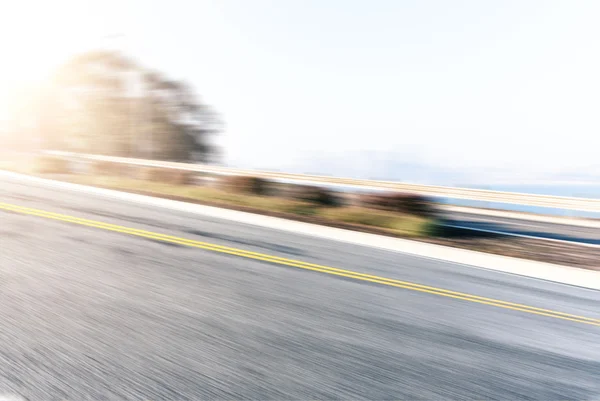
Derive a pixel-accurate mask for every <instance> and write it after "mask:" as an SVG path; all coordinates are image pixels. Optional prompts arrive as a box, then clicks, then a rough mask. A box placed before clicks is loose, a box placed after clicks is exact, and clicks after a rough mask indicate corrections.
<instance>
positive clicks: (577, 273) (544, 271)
mask: <svg viewBox="0 0 600 401" xmlns="http://www.w3.org/2000/svg"><path fill="white" fill-rule="evenodd" d="M0 177H5V178H12V179H16V180H20V181H29V182H32V183H36V184H40V185H44V186H47V187H53V188H58V189H64V190H69V191H76V192H84V193H88V194H94V195H98V196H102V197H107V198H112V199H118V200H122V201H127V202H133V203H138V204H144V205H148V206H153V207H159V208H165V209H171V210H177V211H181V212H186V213H192V214H197V215H203V216H209V217H213V218H218V219H224V220H232V221H236V222H238V223H243V224H250V225H254V226H260V227H265V228H270V229H275V230H283V231H288V232H294V233H297V234H303V235H308V236H313V237H319V238H326V239H329V240H334V241H341V242H346V243H351V244H356V245H361V246H367V247H372V248H379V249H384V250H387V251H393V252H400V253H404V254H409V255H414V256H419V257H424V258H429V259H436V260H441V261H446V262H452V263H456V264H460V265H466V266H472V267H477V268H483V269H489V270H495V271H498V272H503V273H509V274H514V275H519V276H526V277H531V278H536V279H541V280H547V281H553V282H557V283H562V284H568V285H574V286H578V287H583V288H588V289H593V290H600V271H593V270H586V269H578V268H574V267H570V266H562V265H556V264H551V263H543V262H536V261H532V260H525V259H518V258H512V257H508V256H500V255H493V254H487V253H483V252H477V251H470V250H466V249H459V248H452V247H448V246H442V245H435V244H428V243H424V242H418V241H411V240H405V239H399V238H392V237H386V236H381V235H376V234H368V233H361V232H357V231H350V230H344V229H340V228H333V227H326V226H320V225H316V224H310V223H303V222H299V221H293V220H286V219H281V218H277V217H270V216H263V215H258V214H252V213H246V212H239V211H235V210H229V209H221V208H217V207H212V206H204V205H198V204H193V203H187V202H180V201H174V200H169V199H163V198H155V197H151V196H144V195H137V194H131V193H127V192H120V191H115V190H111V189H103V188H96V187H90V186H86V185H80V184H72V183H67V182H63V181H56V180H49V179H46V178H39V177H32V176H29V175H25V174H18V173H13V172H8V171H0ZM599 263H600V262H599Z"/></svg>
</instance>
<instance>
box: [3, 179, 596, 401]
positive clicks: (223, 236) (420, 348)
mask: <svg viewBox="0 0 600 401" xmlns="http://www.w3.org/2000/svg"><path fill="white" fill-rule="evenodd" d="M50 213H54V214H50ZM82 219H85V220H82ZM248 251H251V252H253V253H248ZM277 258H280V259H277ZM293 261H301V262H306V263H310V264H306V263H304V264H302V263H301V262H293ZM315 266H316V267H315ZM319 266H320V267H319ZM332 268H339V269H343V270H332ZM360 274H363V275H360ZM367 274H368V276H366V275H367ZM370 277H378V278H377V279H372V278H370ZM394 280H395V281H394ZM398 280H402V281H401V282H402V283H405V284H399V283H400V281H398ZM418 284H420V285H426V286H427V287H422V286H421V287H419V286H418ZM448 291H454V292H452V293H451V292H448ZM458 293H460V294H458ZM461 294H462V295H461ZM474 296H480V297H485V299H491V300H490V301H486V300H483V299H482V298H475V297H474ZM500 301H505V302H510V304H508V303H501V302H500ZM519 305H520V306H519ZM532 307H537V308H543V309H544V310H547V312H544V311H542V310H541V309H532ZM558 312H561V313H563V314H559V313H558ZM594 319H595V320H594ZM599 319H600V293H599V292H597V291H592V290H586V289H582V288H577V287H570V286H566V285H561V284H555V283H549V282H543V281H539V280H534V279H528V278H523V277H517V276H513V275H507V274H501V273H497V272H493V271H488V270H483V269H475V268H470V267H467V266H462V265H457V264H451V263H446V262H443V261H435V260H433V259H428V258H421V257H414V256H408V255H404V254H400V253H393V252H387V251H383V250H378V249H372V248H367V247H359V246H355V245H352V246H350V245H348V244H344V243H341V242H336V241H326V240H323V239H315V238H312V237H308V236H301V235H296V234H292V233H289V232H283V231H277V230H270V229H265V228H260V227H255V226H249V225H242V224H239V223H236V222H233V221H226V220H216V219H212V218H207V217H203V216H195V215H189V214H185V213H182V212H174V211H170V210H164V209H158V208H152V207H147V206H139V205H135V204H132V203H126V202H122V201H120V202H117V201H114V200H109V199H105V198H100V197H95V196H91V195H85V194H76V193H71V192H57V191H56V190H52V189H48V188H44V187H42V186H33V184H27V185H23V184H21V183H19V182H18V181H12V180H11V181H7V180H6V179H2V181H0V322H1V330H0V397H1V396H2V395H4V394H7V395H19V396H22V397H26V398H27V399H28V400H92V399H93V400H167V399H168V400H200V399H228V400H230V399H244V400H247V399H260V400H266V399H273V400H282V399H286V400H288V399H298V400H306V399H353V400H356V399H374V400H382V399H410V400H416V399H423V400H442V399H456V400H468V399H479V400H481V399H486V400H489V399H503V400H516V399H535V400H545V401H546V400H564V399H572V400H575V399H576V400H597V399H600V320H599Z"/></svg>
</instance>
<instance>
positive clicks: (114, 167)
mask: <svg viewBox="0 0 600 401" xmlns="http://www.w3.org/2000/svg"><path fill="white" fill-rule="evenodd" d="M0 168H4V169H6V170H13V171H17V172H22V173H27V174H34V175H38V176H45V177H51V178H56V179H61V180H65V181H69V182H73V183H77V184H84V185H92V186H97V187H103V188H111V189H118V190H123V191H129V192H135V193H141V194H148V195H154V196H160V197H166V198H170V199H177V200H183V201H189V202H195V203H201V204H206V205H213V206H221V207H227V208H232V209H237V210H244V211H249V212H254V213H260V214H267V215H271V216H278V217H286V218H291V219H295V220H302V221H308V222H313V223H317V224H324V225H330V226H331V225H333V226H338V227H346V228H354V229H361V228H363V231H373V230H368V229H366V228H371V229H376V231H379V232H385V233H387V234H390V235H396V236H402V237H412V238H415V237H426V236H428V235H429V233H430V232H431V231H432V227H433V226H434V225H435V208H434V206H433V204H432V203H431V202H429V201H428V199H426V198H424V197H422V196H418V195H412V194H394V193H388V194H365V195H357V196H355V197H353V198H349V197H348V196H347V195H345V194H342V193H337V192H335V191H331V190H328V189H325V188H321V187H316V186H306V185H291V184H278V183H274V182H270V181H267V180H263V179H261V178H257V177H248V176H229V177H218V178H213V177H207V176H202V175H198V174H195V173H192V172H189V171H183V170H176V169H163V168H148V167H138V166H125V165H121V164H116V163H109V162H94V163H92V164H91V165H88V166H87V170H86V171H80V172H78V173H74V172H73V168H72V166H71V165H70V163H69V162H68V161H67V160H65V159H62V158H60V157H54V156H40V157H38V158H36V159H34V161H33V162H30V163H28V164H27V165H25V164H23V163H18V162H12V163H11V164H6V163H5V164H4V165H0Z"/></svg>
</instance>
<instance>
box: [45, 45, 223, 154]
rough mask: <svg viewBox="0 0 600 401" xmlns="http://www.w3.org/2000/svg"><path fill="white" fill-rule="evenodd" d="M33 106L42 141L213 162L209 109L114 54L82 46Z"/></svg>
mask: <svg viewBox="0 0 600 401" xmlns="http://www.w3.org/2000/svg"><path fill="white" fill-rule="evenodd" d="M43 92H44V93H43V96H42V100H41V102H40V104H42V105H43V106H42V107H40V108H39V110H38V116H39V129H40V131H41V132H42V134H43V140H44V147H46V148H52V149H61V150H70V151H76V152H85V153H96V154H104V155H114V156H128V157H147V158H155V159H161V160H175V161H203V162H209V161H212V160H213V157H214V155H215V154H216V152H215V149H214V147H213V146H211V145H210V141H209V139H210V136H211V134H214V133H217V132H218V131H219V130H220V125H221V123H220V120H219V118H218V116H217V114H216V113H215V112H214V111H213V110H212V109H211V108H210V107H209V106H207V105H206V104H204V103H202V102H200V101H199V100H198V98H197V97H196V96H195V93H194V91H193V89H192V88H191V87H190V86H189V85H187V84H185V83H183V82H178V81H173V80H170V79H168V78H166V77H165V76H163V75H162V74H160V73H157V72H155V71H150V70H147V69H145V68H143V67H142V66H140V65H138V64H137V63H135V62H133V61H132V60H130V59H128V58H127V57H125V56H123V55H122V54H120V53H117V52H107V51H96V52H88V53H85V54H81V55H78V56H77V57H74V58H72V59H71V60H69V61H68V62H67V63H65V64H64V65H62V66H61V67H60V68H58V69H57V71H56V72H55V74H54V76H53V77H52V79H51V81H50V82H49V83H48V85H47V87H46V88H45V90H44V91H43Z"/></svg>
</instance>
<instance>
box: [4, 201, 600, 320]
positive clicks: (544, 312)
mask: <svg viewBox="0 0 600 401" xmlns="http://www.w3.org/2000/svg"><path fill="white" fill-rule="evenodd" d="M0 210H6V211H9V212H14V213H20V214H26V215H31V216H37V217H43V218H46V219H52V220H58V221H63V222H68V223H73V224H78V225H82V226H87V227H94V228H99V229H103V230H107V231H114V232H118V233H122V234H129V235H134V236H136V237H143V238H149V239H153V240H158V241H163V242H168V243H172V244H179V245H185V246H189V247H193V248H201V249H206V250H209V251H213V252H220V253H225V254H229V255H235V256H241V257H244V258H249V259H255V260H260V261H264V262H270V263H275V264H279V265H284V266H291V267H296V268H300V269H305V270H312V271H316V272H320V273H326V274H331V275H334V276H339V277H346V278H351V279H355V280H360V281H366V282H370V283H375V284H382V285H387V286H391V287H397V288H404V289H407V290H412V291H418V292H424V293H428V294H434V295H439V296H443V297H448V298H454V299H460V300H463V301H469V302H475V303H479V304H484V305H490V306H495V307H498V308H504V309H511V310H515V311H520V312H526V313H531V314H535V315H541V316H547V317H552V318H556V319H563V320H569V321H572V322H577V323H584V324H589V325H593V326H600V319H593V318H588V317H584V316H578V315H573V314H570V313H564V312H558V311H554V310H550V309H543V308H537V307H533V306H528V305H523V304H518V303H514V302H507V301H502V300H498V299H493V298H486V297H480V296H477V295H472V294H467V293H463V292H457V291H450V290H446V289H443V288H437V287H431V286H427V285H422V284H417V283H411V282H408V281H401V280H395V279H391V278H386V277H380V276H374V275H371V274H364V273H359V272H355V271H352V270H344V269H338V268H335V267H329V266H324V265H318V264H313V263H307V262H302V261H299V260H293V259H287V258H281V257H278V256H272V255H267V254H263V253H258V252H251V251H246V250H243V249H237V248H231V247H227V246H222V245H217V244H211V243H208V242H202V241H195V240H190V239H186V238H182V237H175V236H172V235H166V234H160V233H155V232H151V231H146V230H139V229H136V228H131V227H124V226H119V225H116V224H109V223H103V222H100V221H95V220H88V219H82V218H79V217H74V216H69V215H65V214H59V213H53V212H47V211H44V210H40V209H32V208H27V207H23V206H18V205H12V204H8V203H1V202H0Z"/></svg>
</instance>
